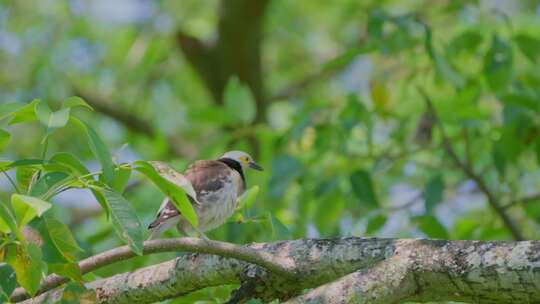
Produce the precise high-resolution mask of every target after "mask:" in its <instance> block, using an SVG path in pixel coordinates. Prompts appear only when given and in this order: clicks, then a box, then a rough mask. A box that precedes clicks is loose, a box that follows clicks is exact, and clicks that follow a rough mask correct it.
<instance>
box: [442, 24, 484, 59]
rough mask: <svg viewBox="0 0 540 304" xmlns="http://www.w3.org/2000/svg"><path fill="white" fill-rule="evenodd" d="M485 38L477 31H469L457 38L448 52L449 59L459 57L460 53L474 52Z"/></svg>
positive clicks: (449, 46) (453, 40)
mask: <svg viewBox="0 0 540 304" xmlns="http://www.w3.org/2000/svg"><path fill="white" fill-rule="evenodd" d="M483 38H484V37H483V36H482V34H481V32H479V31H478V30H476V29H467V30H465V31H464V32H463V33H460V34H459V35H458V36H456V37H455V38H454V39H452V41H451V42H450V44H449V45H448V48H447V50H446V54H447V55H448V56H447V57H448V58H452V56H456V55H458V54H459V53H460V52H474V51H476V50H477V49H478V47H479V46H480V45H481V44H482V40H483Z"/></svg>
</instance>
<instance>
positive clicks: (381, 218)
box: [366, 214, 388, 234]
mask: <svg viewBox="0 0 540 304" xmlns="http://www.w3.org/2000/svg"><path fill="white" fill-rule="evenodd" d="M387 219H388V218H387V217H386V215H384V214H377V215H375V216H372V217H370V218H369V219H368V223H367V227H366V233H367V234H372V233H374V232H376V231H378V230H379V229H381V228H382V227H383V226H384V224H385V223H386V220H387Z"/></svg>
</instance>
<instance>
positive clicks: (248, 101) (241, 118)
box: [223, 77, 257, 125]
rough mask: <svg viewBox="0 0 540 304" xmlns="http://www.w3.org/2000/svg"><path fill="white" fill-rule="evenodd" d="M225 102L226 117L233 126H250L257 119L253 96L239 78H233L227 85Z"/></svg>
mask: <svg viewBox="0 0 540 304" xmlns="http://www.w3.org/2000/svg"><path fill="white" fill-rule="evenodd" d="M223 100H224V103H225V114H226V115H225V117H227V118H228V119H229V120H230V123H231V124H244V125H249V124H250V123H252V122H253V120H254V119H255V115H256V114H257V106H256V105H255V99H254V97H253V94H252V93H251V91H250V90H249V88H248V87H247V86H245V85H243V84H242V83H241V82H240V80H239V79H238V78H237V77H233V78H231V79H230V80H229V82H228V83H227V87H226V88H225V93H224V96H223Z"/></svg>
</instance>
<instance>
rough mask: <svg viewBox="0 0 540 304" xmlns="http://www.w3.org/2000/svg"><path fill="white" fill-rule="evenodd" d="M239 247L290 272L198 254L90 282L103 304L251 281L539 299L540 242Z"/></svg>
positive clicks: (345, 290) (269, 290) (359, 295)
mask: <svg viewBox="0 0 540 304" xmlns="http://www.w3.org/2000/svg"><path fill="white" fill-rule="evenodd" d="M241 247H242V248H249V250H256V251H257V252H259V253H261V254H262V256H271V257H272V259H271V260H272V262H279V263H280V264H281V265H282V267H283V269H288V270H289V271H290V274H289V275H287V276H282V275H280V274H278V273H276V272H271V271H267V270H266V269H264V268H262V267H261V266H258V265H255V264H250V263H248V262H245V261H240V260H238V259H234V258H231V257H230V256H229V257H223V256H216V255H208V254H198V253H195V254H188V255H185V256H182V257H179V258H176V259H174V260H171V261H168V262H165V263H161V264H158V265H154V266H150V267H146V268H142V269H139V270H136V271H134V272H131V273H123V274H119V275H116V276H113V277H111V278H107V279H103V280H100V281H96V282H92V283H90V284H88V287H89V288H90V289H92V290H95V291H96V295H97V300H98V302H100V303H130V302H131V303H152V302H155V301H159V300H164V299H168V298H173V297H177V296H181V295H184V294H187V293H189V292H192V291H195V290H198V289H201V288H205V287H210V286H217V285H224V284H234V283H240V284H247V283H251V284H252V285H253V282H255V283H256V284H255V286H256V288H254V289H253V290H252V294H251V295H250V297H257V298H261V299H263V300H265V301H269V300H272V299H275V298H279V299H281V300H288V303H400V302H402V301H406V300H407V301H419V302H425V301H464V302H472V303H538V302H540V241H525V242H481V241H440V240H422V239H414V240H413V239H403V240H393V239H374V238H369V239H364V238H338V239H318V240H295V241H283V242H277V243H268V244H252V245H246V246H241ZM309 288H313V289H311V290H309V291H308V292H305V293H303V294H302V292H303V291H304V290H306V289H309ZM47 294H48V293H45V294H44V295H42V296H41V298H45V297H46V295H47ZM35 302H40V301H35ZM28 303H30V302H28Z"/></svg>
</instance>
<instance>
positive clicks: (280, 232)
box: [267, 212, 292, 240]
mask: <svg viewBox="0 0 540 304" xmlns="http://www.w3.org/2000/svg"><path fill="white" fill-rule="evenodd" d="M267 216H268V223H269V224H270V231H271V232H272V239H274V240H288V239H290V238H291V236H292V235H291V232H290V231H289V228H287V226H285V225H284V224H283V223H282V222H281V221H280V220H279V219H278V218H277V217H275V216H274V215H272V213H270V212H269V213H268V214H267Z"/></svg>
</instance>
